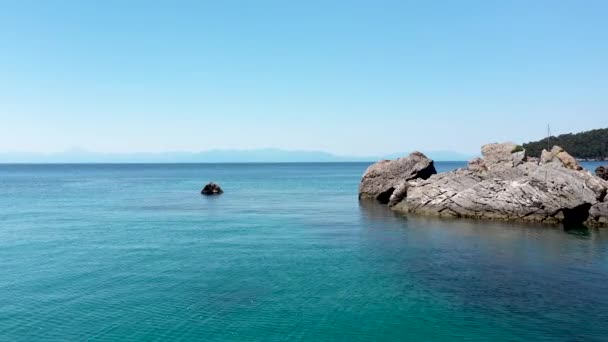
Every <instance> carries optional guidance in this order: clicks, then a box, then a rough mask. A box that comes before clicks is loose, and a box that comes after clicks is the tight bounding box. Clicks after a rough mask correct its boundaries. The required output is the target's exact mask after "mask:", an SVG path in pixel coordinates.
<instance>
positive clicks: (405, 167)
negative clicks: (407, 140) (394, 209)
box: [359, 152, 437, 204]
mask: <svg viewBox="0 0 608 342" xmlns="http://www.w3.org/2000/svg"><path fill="white" fill-rule="evenodd" d="M436 173H437V171H436V170H435V166H434V165H433V161H432V160H430V159H429V158H427V157H426V156H425V155H424V154H422V153H420V152H413V153H411V154H410V155H409V156H407V157H403V158H398V159H395V160H382V161H379V162H377V163H375V164H373V165H371V166H370V167H368V168H367V170H366V171H365V173H364V174H363V178H362V179H361V184H360V185H359V198H360V199H375V200H377V201H379V202H381V203H384V204H388V203H389V202H391V204H392V203H393V202H398V200H396V199H395V198H392V199H391V196H393V193H395V195H397V193H403V192H404V189H405V187H406V186H407V184H406V183H407V181H410V180H413V179H418V178H420V179H427V178H429V177H430V176H431V175H433V174H436ZM395 189H399V191H397V192H396V191H395ZM399 200H401V199H400V198H399Z"/></svg>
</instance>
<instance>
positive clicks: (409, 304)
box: [0, 163, 608, 341]
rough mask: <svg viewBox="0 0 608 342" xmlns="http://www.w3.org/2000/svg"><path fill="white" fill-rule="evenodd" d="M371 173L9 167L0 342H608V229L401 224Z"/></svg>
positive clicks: (355, 166)
mask: <svg viewBox="0 0 608 342" xmlns="http://www.w3.org/2000/svg"><path fill="white" fill-rule="evenodd" d="M367 166H368V164H365V163H339V164H331V163H329V164H224V165H219V164H218V165H213V164H208V165H0V340H1V341H54V340H67V341H85V340H95V341H115V340H124V341H195V340H198V341H294V340H302V341H399V340H412V341H449V340H468V341H607V340H608V230H589V231H586V230H576V231H565V230H564V229H563V228H561V227H546V226H533V225H523V224H506V223H488V222H481V223H480V222H471V221H466V220H456V221H454V220H449V221H445V220H433V219H423V218H413V217H410V218H404V217H400V216H398V215H395V214H393V213H392V212H391V211H389V210H387V209H386V208H385V207H382V206H380V205H376V204H374V203H359V201H358V200H357V187H358V183H359V180H360V177H361V175H362V173H363V172H364V170H365V168H366V167H367ZM457 166H461V164H458V163H443V164H442V163H438V167H439V168H440V169H451V168H454V167H457ZM209 181H214V182H217V183H219V184H220V185H221V186H222V187H223V189H224V191H225V193H224V194H223V195H221V196H217V197H203V196H201V195H200V193H199V192H200V189H201V188H202V187H203V185H204V184H205V183H207V182H209Z"/></svg>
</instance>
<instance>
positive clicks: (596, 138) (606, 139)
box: [523, 128, 608, 161]
mask: <svg viewBox="0 0 608 342" xmlns="http://www.w3.org/2000/svg"><path fill="white" fill-rule="evenodd" d="M553 145H558V146H560V147H562V148H563V149H565V150H566V151H568V152H569V153H570V154H571V155H572V156H574V157H575V158H577V159H579V160H590V161H592V160H608V128H601V129H594V130H591V131H586V132H581V133H576V134H572V133H568V134H562V135H558V136H556V137H554V136H552V137H549V138H544V139H542V140H539V141H531V142H529V143H525V144H523V147H524V148H525V149H526V151H527V152H528V155H530V156H534V157H540V154H541V152H542V150H543V149H546V148H547V146H553Z"/></svg>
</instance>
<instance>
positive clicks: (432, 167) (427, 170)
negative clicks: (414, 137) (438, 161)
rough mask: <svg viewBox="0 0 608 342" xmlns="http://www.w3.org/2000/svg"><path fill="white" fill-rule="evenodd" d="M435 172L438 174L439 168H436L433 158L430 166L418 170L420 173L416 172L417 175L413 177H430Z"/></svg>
mask: <svg viewBox="0 0 608 342" xmlns="http://www.w3.org/2000/svg"><path fill="white" fill-rule="evenodd" d="M434 174H437V170H435V165H434V163H433V161H432V160H431V162H430V163H429V167H427V168H424V169H422V170H420V171H418V173H416V176H415V177H414V178H413V179H416V178H422V179H429V178H431V176H432V175H434Z"/></svg>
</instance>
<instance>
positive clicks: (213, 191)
mask: <svg viewBox="0 0 608 342" xmlns="http://www.w3.org/2000/svg"><path fill="white" fill-rule="evenodd" d="M223 193H224V190H222V188H220V186H219V185H217V184H215V183H213V182H211V183H209V184H207V185H205V187H204V188H203V190H201V195H220V194H223Z"/></svg>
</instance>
